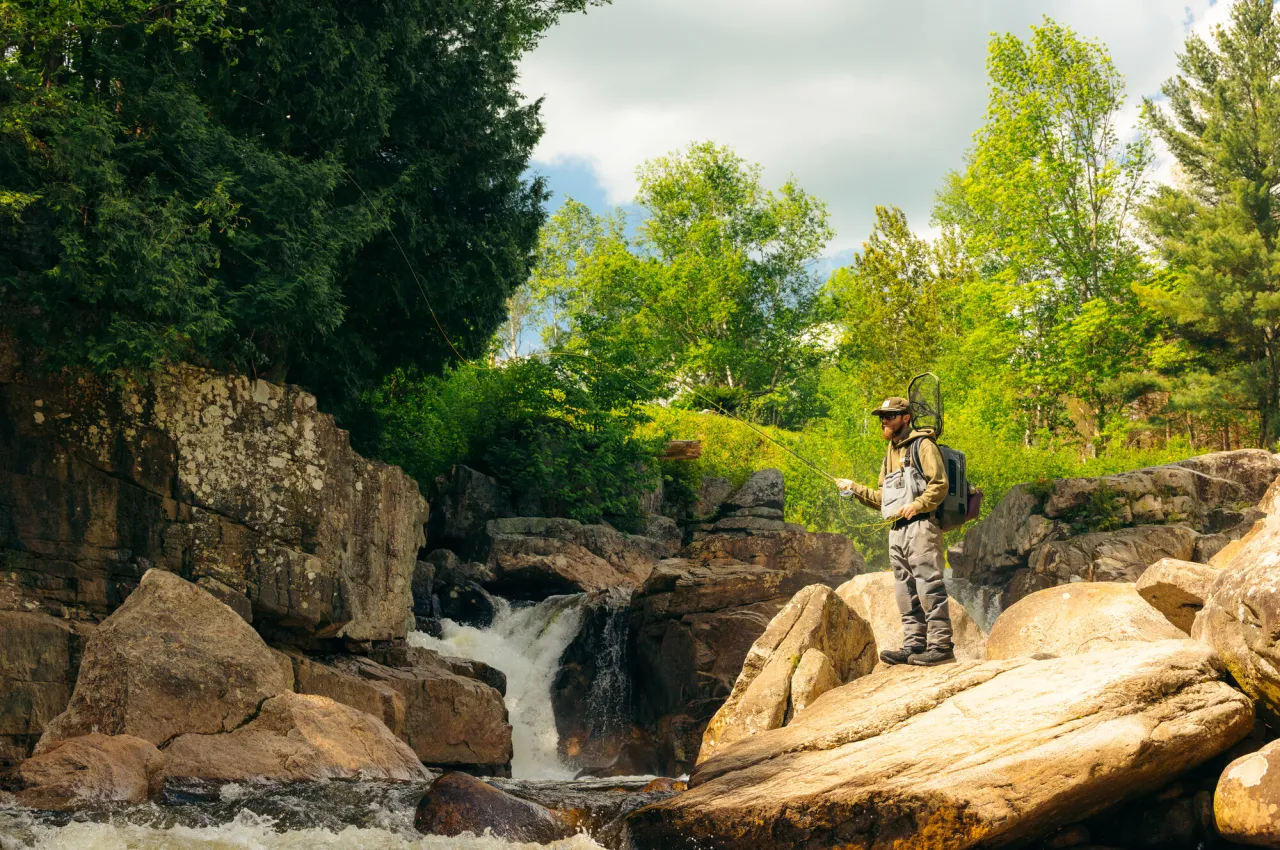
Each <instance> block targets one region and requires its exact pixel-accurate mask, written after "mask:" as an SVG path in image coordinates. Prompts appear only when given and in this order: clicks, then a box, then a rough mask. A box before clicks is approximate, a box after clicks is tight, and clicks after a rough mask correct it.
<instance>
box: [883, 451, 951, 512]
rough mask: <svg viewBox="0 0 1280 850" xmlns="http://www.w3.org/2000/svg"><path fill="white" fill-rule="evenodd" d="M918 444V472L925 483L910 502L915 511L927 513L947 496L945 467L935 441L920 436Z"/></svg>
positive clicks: (934, 509)
mask: <svg viewBox="0 0 1280 850" xmlns="http://www.w3.org/2000/svg"><path fill="white" fill-rule="evenodd" d="M918 445H919V449H920V474H921V475H923V476H924V480H925V485H924V492H923V493H921V494H920V495H919V496H918V497H917V498H916V500H915V501H914V502H912V504H913V505H915V508H916V513H920V514H927V513H932V512H933V511H936V510H937V509H938V506H939V505H941V504H942V500H943V499H945V498H946V497H947V468H946V464H944V463H943V462H942V452H941V451H940V450H939V449H938V444H937V443H935V442H934V441H933V440H929V439H924V438H921V439H920V440H919V441H918ZM882 475H883V473H882ZM877 495H878V494H877Z"/></svg>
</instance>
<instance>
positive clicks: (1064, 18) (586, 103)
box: [521, 0, 1228, 251]
mask: <svg viewBox="0 0 1280 850" xmlns="http://www.w3.org/2000/svg"><path fill="white" fill-rule="evenodd" d="M1227 6H1228V0H1218V2H1216V3H1211V2H1210V0H1193V1H1192V2H1190V3H1189V4H1187V3H1183V2H1157V0H1042V2H1040V3H1037V4H1032V3H1028V2H1026V0H990V2H984V3H980V4H979V3H960V2H938V0H894V2H884V0H614V3H613V5H611V6H606V7H602V8H594V9H592V10H591V11H590V12H589V13H587V14H586V15H585V16H574V17H572V18H569V19H566V20H565V21H563V22H562V23H561V24H560V25H559V26H557V27H556V29H554V30H553V31H552V32H551V33H550V34H549V35H548V36H547V38H546V39H545V40H544V42H543V43H542V45H541V46H540V47H539V48H538V49H537V50H536V51H534V52H533V53H532V54H530V55H529V56H528V57H526V59H525V61H524V62H523V64H522V68H521V73H522V82H521V87H522V89H523V91H524V92H525V94H526V95H527V96H529V97H545V102H544V106H543V111H544V112H543V114H544V116H545V119H546V125H547V133H546V135H545V136H544V138H543V140H542V142H541V144H540V145H539V146H538V148H537V151H536V152H535V154H534V161H535V167H536V165H537V164H538V163H542V164H544V165H548V166H550V165H554V164H557V163H563V162H565V161H570V160H573V161H580V162H585V163H587V164H589V166H590V168H591V169H592V171H593V172H594V174H595V176H596V178H597V180H598V181H599V183H600V184H601V185H602V186H603V187H604V189H605V191H606V193H607V195H608V196H609V198H610V200H611V201H612V202H615V203H625V202H627V201H629V200H630V199H631V197H632V195H633V193H634V191H635V168H636V166H637V165H639V164H640V163H641V162H642V161H644V160H645V159H648V158H650V157H654V156H660V155H662V154H665V153H668V152H670V151H672V150H674V149H676V148H679V147H682V146H684V145H686V144H688V143H689V142H692V141H696V140H701V139H712V140H714V141H717V142H722V143H727V144H730V145H732V146H733V147H734V148H735V149H736V150H737V151H738V153H740V154H741V155H742V156H744V157H746V158H748V159H750V160H754V161H757V162H760V163H762V164H763V165H764V167H765V171H766V177H767V179H768V180H769V181H770V182H772V183H779V182H781V181H782V180H783V179H785V178H786V176H788V175H789V174H794V175H795V177H796V178H797V179H798V180H799V182H800V183H801V185H803V186H804V187H805V188H806V189H807V190H809V191H810V192H812V193H813V194H815V195H817V196H818V197H820V198H822V199H824V200H825V201H826V202H827V203H828V205H829V206H830V208H831V212H832V218H833V223H834V225H835V227H836V230H837V233H838V236H837V239H836V241H835V242H834V243H833V244H832V246H831V250H832V251H837V250H842V249H848V248H851V247H854V246H856V245H858V244H859V243H860V242H861V241H862V240H863V239H864V238H865V237H866V235H867V232H868V231H869V228H870V226H871V223H872V221H873V211H872V208H873V206H874V205H875V204H897V205H898V206H900V207H902V208H903V209H904V210H905V211H906V212H907V214H908V216H909V218H910V220H911V221H912V224H913V226H914V227H915V228H916V229H917V230H920V231H925V230H927V229H928V219H929V213H930V209H931V207H932V201H933V193H934V190H935V189H936V188H937V187H938V186H939V185H940V183H941V180H942V178H943V176H944V175H945V174H946V172H947V171H948V170H950V169H953V168H957V167H959V166H960V164H961V160H962V157H963V154H964V151H965V149H966V148H967V147H968V144H969V139H970V137H971V135H972V133H973V131H974V130H975V129H977V128H978V126H979V125H980V124H981V123H982V118H983V111H984V109H985V101H986V89H985V87H986V77H985V70H984V62H985V59H986V42H987V38H988V35H989V33H990V32H992V31H997V32H1005V31H1009V32H1015V33H1018V34H1025V33H1026V32H1027V26H1028V25H1030V24H1032V23H1036V22H1038V21H1039V20H1040V18H1041V17H1042V16H1043V15H1048V16H1050V17H1053V18H1054V19H1056V20H1059V21H1061V22H1063V23H1066V24H1068V25H1070V26H1071V27H1073V28H1074V29H1075V30H1076V31H1077V32H1078V33H1080V34H1082V35H1085V36H1089V37H1094V38H1098V39H1100V40H1101V41H1103V42H1104V43H1105V44H1106V45H1107V46H1108V48H1109V49H1110V51H1111V54H1112V56H1113V58H1114V60H1115V62H1116V65H1117V67H1118V68H1119V70H1120V71H1121V73H1123V74H1124V75H1125V77H1126V80H1127V82H1128V87H1129V92H1130V100H1129V103H1128V106H1127V108H1126V113H1125V114H1126V120H1127V121H1128V122H1129V123H1130V124H1132V122H1133V121H1134V120H1136V117H1137V111H1138V105H1139V103H1140V100H1141V97H1142V96H1144V95H1154V94H1156V93H1157V92H1158V90H1159V87H1160V85H1161V83H1162V82H1163V81H1164V80H1165V79H1167V78H1168V77H1169V76H1171V75H1172V74H1173V72H1174V69H1175V64H1174V63H1175V54H1176V53H1177V52H1178V51H1179V50H1180V49H1181V47H1182V43H1183V41H1184V39H1185V38H1186V35H1187V33H1188V31H1189V28H1193V29H1195V30H1196V31H1202V30H1205V29H1206V28H1207V27H1208V26H1209V25H1211V24H1212V23H1214V22H1218V21H1221V20H1224V19H1225V16H1226V14H1227ZM1188 22H1189V23H1188ZM1166 171H1167V168H1166Z"/></svg>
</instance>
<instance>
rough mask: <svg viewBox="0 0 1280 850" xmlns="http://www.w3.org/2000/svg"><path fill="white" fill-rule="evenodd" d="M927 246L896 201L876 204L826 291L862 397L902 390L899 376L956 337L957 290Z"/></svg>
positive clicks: (920, 368) (928, 364)
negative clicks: (867, 229) (868, 225)
mask: <svg viewBox="0 0 1280 850" xmlns="http://www.w3.org/2000/svg"><path fill="white" fill-rule="evenodd" d="M958 283H959V281H958V280H957V279H955V278H954V277H952V276H950V275H949V274H948V273H947V269H946V268H945V266H944V264H943V263H942V262H940V258H939V256H938V254H937V251H936V249H935V247H934V246H933V245H931V244H930V243H929V242H928V241H926V240H924V239H921V238H920V237H918V236H916V235H915V234H914V233H912V232H911V228H910V227H909V226H908V224H907V217H906V215H905V214H904V213H903V212H902V210H900V209H898V208H897V207H876V225H875V228H874V229H873V230H872V231H871V235H870V237H868V239H867V241H866V242H864V243H863V244H862V251H860V252H859V253H858V254H857V255H855V256H854V259H853V263H852V264H851V265H850V266H848V267H846V268H842V269H837V270H836V271H835V273H834V274H832V275H831V278H830V279H829V280H828V281H827V285H826V294H827V297H828V298H830V299H831V302H832V313H833V315H834V316H835V318H836V321H837V322H838V323H839V325H840V328H841V340H840V353H841V355H842V357H843V359H844V360H845V361H846V363H847V364H848V366H847V368H849V369H850V370H852V371H856V373H857V375H858V378H859V383H860V384H861V385H862V386H863V387H864V388H865V391H866V395H867V398H875V397H877V396H879V397H884V396H886V395H900V394H901V393H902V392H903V391H904V389H905V383H904V382H905V380H906V379H908V378H910V377H911V376H912V375H915V374H918V373H920V372H924V371H927V370H929V369H932V368H933V365H934V363H935V362H936V360H937V357H938V355H939V353H940V350H941V347H942V346H943V345H944V344H946V343H947V342H948V341H949V340H952V339H954V338H955V336H956V331H957V327H956V322H955V315H954V302H955V297H954V295H955V293H954V290H955V289H956V288H957V285H958Z"/></svg>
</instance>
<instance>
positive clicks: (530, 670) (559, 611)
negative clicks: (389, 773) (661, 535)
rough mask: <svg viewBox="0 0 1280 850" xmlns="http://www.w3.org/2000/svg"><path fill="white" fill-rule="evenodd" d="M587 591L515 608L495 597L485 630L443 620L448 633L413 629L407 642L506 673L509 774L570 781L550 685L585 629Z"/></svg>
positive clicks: (571, 776) (527, 777) (515, 776)
mask: <svg viewBox="0 0 1280 850" xmlns="http://www.w3.org/2000/svg"><path fill="white" fill-rule="evenodd" d="M586 598H587V597H586V595H585V594H577V595H575V596H553V597H551V598H550V599H547V600H544V601H542V602H539V603H538V604H536V605H525V606H513V605H511V604H510V603H509V602H507V601H506V600H504V599H497V600H496V601H497V602H498V606H497V610H496V611H495V614H494V618H493V623H492V624H491V625H490V626H489V628H487V629H476V628H472V627H471V626H460V625H458V624H457V623H455V622H453V621H452V620H444V621H443V625H444V636H443V637H441V638H433V637H431V636H430V635H427V634H425V633H423V632H412V633H410V635H409V643H410V644H412V645H413V646H420V647H424V648H426V649H434V650H435V651H436V652H439V653H440V654H441V655H452V656H458V657H462V658H471V659H474V660H476V661H483V662H484V663H485V664H488V665H489V666H491V667H496V668H497V669H499V670H501V671H502V672H503V673H505V674H507V697H506V702H507V712H508V714H509V715H510V721H511V735H512V748H513V750H514V753H513V755H512V758H511V775H512V777H513V778H515V779H572V778H573V777H574V774H575V771H574V769H573V768H572V767H570V766H568V765H566V764H564V763H563V762H561V761H560V756H559V753H558V752H557V746H558V744H559V741H560V738H559V734H558V733H557V732H556V719H555V712H554V711H553V709H552V705H551V684H552V682H553V681H554V680H555V676H556V671H557V670H558V669H559V667H560V656H561V655H563V654H564V651H565V648H566V647H567V646H568V645H569V644H570V642H572V641H573V639H574V638H575V637H577V636H578V631H579V630H580V629H581V628H582V617H583V606H584V602H585V600H586Z"/></svg>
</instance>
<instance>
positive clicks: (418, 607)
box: [411, 550, 457, 620]
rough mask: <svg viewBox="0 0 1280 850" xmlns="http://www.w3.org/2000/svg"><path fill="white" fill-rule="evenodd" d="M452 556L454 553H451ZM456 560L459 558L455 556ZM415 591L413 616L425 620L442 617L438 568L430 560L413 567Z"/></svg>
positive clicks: (419, 562) (413, 587) (413, 586)
mask: <svg viewBox="0 0 1280 850" xmlns="http://www.w3.org/2000/svg"><path fill="white" fill-rule="evenodd" d="M442 551H448V550H442ZM449 554H450V555H452V554H453V553H452V552H450V553H449ZM454 558H455V560H456V558H457V556H456V555H455V556H454ZM411 586H412V589H413V615H414V617H420V618H422V619H424V620H431V619H436V618H438V617H439V616H440V609H439V606H438V605H437V604H436V598H435V596H436V592H435V586H436V568H435V565H434V564H432V563H431V561H430V559H428V560H426V561H418V562H417V563H416V564H414V567H413V580H412V582H411Z"/></svg>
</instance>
